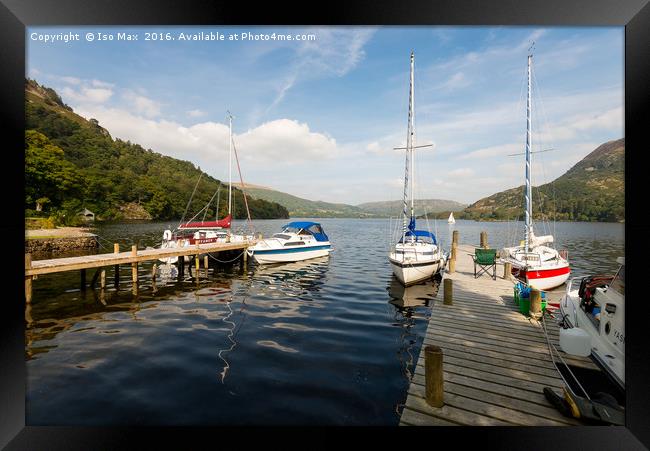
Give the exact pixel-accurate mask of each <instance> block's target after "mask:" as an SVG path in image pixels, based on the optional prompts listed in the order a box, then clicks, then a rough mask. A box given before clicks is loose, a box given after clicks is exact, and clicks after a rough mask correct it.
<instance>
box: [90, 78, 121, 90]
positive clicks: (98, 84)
mask: <svg viewBox="0 0 650 451" xmlns="http://www.w3.org/2000/svg"><path fill="white" fill-rule="evenodd" d="M90 84H91V85H93V86H94V87H96V88H113V87H115V85H114V84H113V83H108V82H106V81H101V80H92V81H91V82H90Z"/></svg>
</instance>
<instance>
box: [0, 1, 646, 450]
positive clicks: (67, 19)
mask: <svg viewBox="0 0 650 451" xmlns="http://www.w3.org/2000/svg"><path fill="white" fill-rule="evenodd" d="M183 24H187V25H221V24H224V25H241V24H250V25H253V24H255V25H523V26H553V25H557V26H622V27H625V140H626V148H627V149H626V158H625V171H626V175H625V194H626V195H625V204H626V223H625V236H626V243H630V246H626V260H627V262H628V264H627V265H626V266H627V273H628V276H627V277H628V283H627V293H626V296H627V297H628V298H630V299H631V302H629V303H628V306H627V313H626V329H627V340H626V341H627V356H628V359H627V360H626V368H627V370H626V386H627V400H626V402H627V409H626V426H625V427H566V428H548V427H547V428H521V427H519V428H514V427H513V428H494V427H492V428H490V427H485V428H436V430H435V431H430V430H429V429H428V428H393V429H390V428H381V429H379V428H372V429H371V430H366V432H369V434H367V435H368V436H372V437H373V438H375V439H382V440H383V437H384V436H385V434H386V432H390V433H391V434H395V433H396V434H398V435H402V434H404V435H405V437H409V438H411V437H413V436H414V435H415V436H416V437H419V438H422V439H425V443H426V444H427V445H426V446H433V445H442V444H444V443H447V445H446V446H449V443H461V442H462V443H464V442H466V441H467V440H470V439H471V440H476V441H479V442H480V443H481V444H482V445H481V446H485V445H486V444H487V445H488V447H490V445H491V446H492V447H496V448H498V449H527V450H532V449H577V448H580V449H585V448H587V447H590V448H592V449H625V450H633V449H644V448H646V447H650V426H649V425H650V390H648V388H647V384H648V381H650V377H649V373H648V368H647V366H648V365H646V361H647V360H648V359H647V357H648V356H649V355H650V351H649V350H648V346H647V343H648V341H649V340H648V330H649V329H650V328H649V327H647V326H645V325H644V322H646V321H647V318H648V315H647V314H645V311H646V309H645V299H644V298H645V297H646V296H645V287H644V285H645V284H644V279H640V277H641V276H640V269H641V268H640V267H639V266H637V264H636V263H638V262H639V261H641V260H642V253H643V250H642V249H643V248H644V247H645V244H644V242H643V241H644V239H645V238H646V234H647V232H648V231H649V230H650V227H648V226H647V225H646V223H645V222H644V221H643V219H644V218H642V216H645V214H644V210H645V205H644V203H643V200H644V192H645V189H644V187H643V185H641V183H642V182H643V179H644V177H643V172H645V171H644V170H643V162H644V160H645V159H644V156H643V152H644V150H645V147H646V146H647V144H646V141H647V140H644V136H643V131H644V130H643V129H644V128H647V127H648V124H650V117H649V114H648V109H649V105H650V88H649V86H650V78H649V73H650V71H649V66H650V58H649V57H648V56H649V55H650V39H649V37H650V31H649V30H650V5H648V0H625V1H621V0H619V1H612V0H527V1H518V2H517V1H509V0H498V1H496V0H493V1H481V0H429V1H426V0H402V1H400V2H388V1H385V0H382V1H370V0H366V1H355V2H341V1H329V2H326V3H320V4H309V5H307V4H306V3H304V2H301V3H299V2H282V3H276V2H263V3H249V2H239V3H236V2H225V1H224V0H218V1H201V0H186V1H182V2H181V1H171V0H159V1H153V0H131V1H129V0H86V1H84V0H59V1H54V0H51V1H48V0H0V37H1V40H0V67H2V71H1V72H0V74H2V83H1V87H0V96H1V97H0V114H1V116H2V118H1V120H2V124H3V125H4V127H3V128H4V129H5V132H4V133H3V139H2V141H4V143H5V145H6V146H7V147H6V148H5V149H4V153H3V156H4V159H5V161H6V164H5V165H3V166H4V168H3V169H4V171H3V173H4V177H3V179H5V180H6V182H5V183H3V186H4V187H5V190H4V193H5V195H4V196H3V199H4V201H5V202H3V210H4V211H5V214H3V221H2V223H1V224H0V228H1V229H2V232H3V233H2V236H3V237H4V240H3V245H4V246H3V247H4V250H5V255H4V256H3V257H4V258H3V269H4V271H3V274H5V276H6V277H7V281H8V284H7V286H6V287H7V288H6V290H5V291H4V293H5V296H3V297H2V298H3V299H2V301H3V302H2V315H1V318H2V325H3V327H2V328H0V330H1V332H0V333H1V334H2V339H1V340H0V379H1V380H2V384H1V385H0V448H1V447H4V446H6V449H9V450H16V449H39V450H40V449H47V450H51V449H84V450H88V449H124V448H132V447H133V445H134V444H137V443H138V441H140V444H139V445H137V446H138V447H140V446H142V445H143V444H144V446H145V447H146V448H154V447H155V448H159V447H174V448H178V447H179V446H180V447H182V448H184V449H186V448H190V447H193V446H192V444H196V443H201V440H204V439H207V440H208V441H207V442H206V443H207V444H208V446H210V447H213V446H214V447H221V446H225V442H224V440H226V439H228V438H227V437H226V436H230V439H229V440H236V441H237V443H238V444H240V445H241V443H242V442H243V441H246V439H249V440H257V439H259V438H261V439H262V440H265V439H267V438H269V437H273V438H275V439H278V440H283V441H285V440H286V436H285V435H286V431H278V430H277V429H270V428H264V432H263V434H264V435H261V434H257V433H253V434H251V433H248V432H246V431H240V432H241V433H236V434H222V433H220V434H219V435H218V436H216V435H215V429H214V428H71V427H36V426H28V427H26V426H25V381H26V370H25V358H24V325H25V324H24V284H23V283H22V280H23V278H24V273H23V266H22V265H23V258H24V248H23V234H24V212H23V202H22V199H23V198H24V193H23V190H24V179H23V175H22V174H23V173H24V171H23V168H24V151H23V149H24V80H25V45H26V42H25V36H26V34H25V27H27V26H36V25H183ZM630 262H631V264H630ZM630 296H631V297H630ZM648 305H650V304H648ZM407 429H408V430H407ZM339 430H340V429H339V428H337V429H336V432H338V431H339ZM346 432H348V433H349V432H350V431H349V430H346ZM315 434H317V435H315ZM315 434H310V436H308V437H307V439H308V442H306V443H309V442H312V441H313V440H314V438H318V444H320V445H321V446H322V445H325V444H326V443H327V442H330V443H333V444H335V443H336V440H337V439H336V435H337V434H330V433H324V432H323V431H320V432H316V433H315ZM406 434H408V435H406ZM292 438H295V436H294V435H293V434H291V436H290V438H289V439H288V440H287V441H289V440H291V439H292ZM144 440H146V441H144ZM450 440H451V442H450ZM400 443H403V444H405V445H407V446H408V445H410V446H413V445H411V442H402V441H401V440H400ZM309 446H310V445H309ZM416 446H417V445H416ZM454 446H456V445H454Z"/></svg>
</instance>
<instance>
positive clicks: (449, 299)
mask: <svg viewBox="0 0 650 451" xmlns="http://www.w3.org/2000/svg"><path fill="white" fill-rule="evenodd" d="M453 283H454V281H453V280H451V279H449V278H446V279H445V280H444V291H445V294H444V302H443V303H444V304H445V305H452V304H453V303H454V286H453Z"/></svg>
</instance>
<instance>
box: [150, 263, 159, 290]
mask: <svg viewBox="0 0 650 451" xmlns="http://www.w3.org/2000/svg"><path fill="white" fill-rule="evenodd" d="M157 273H158V264H156V263H154V264H153V266H152V267H151V287H152V289H153V291H154V292H155V291H156V275H157Z"/></svg>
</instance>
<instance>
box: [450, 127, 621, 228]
mask: <svg viewBox="0 0 650 451" xmlns="http://www.w3.org/2000/svg"><path fill="white" fill-rule="evenodd" d="M624 169H625V139H618V140H615V141H609V142H606V143H605V144H602V145H600V146H598V147H597V148H596V149H595V150H594V151H593V152H591V153H590V154H589V155H587V156H586V157H585V158H583V159H582V160H581V161H580V162H578V163H577V164H576V165H574V166H573V167H572V168H571V169H569V170H568V171H567V172H566V173H565V174H564V175H562V176H561V177H558V178H557V179H555V180H554V181H553V182H551V183H547V184H545V185H541V186H540V187H533V218H537V219H539V218H546V219H553V218H555V219H557V220H566V221H603V222H623V221H624V220H625V173H624ZM523 211H524V186H523V185H522V186H519V187H517V188H512V189H509V190H506V191H502V192H500V193H496V194H493V195H491V196H489V197H486V198H484V199H481V200H479V201H477V202H474V203H473V204H472V205H470V206H469V207H467V208H466V209H465V210H463V212H462V213H461V215H460V216H457V217H462V218H465V219H482V220H485V219H487V220H490V219H492V220H507V219H510V220H513V219H517V218H519V219H523Z"/></svg>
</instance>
